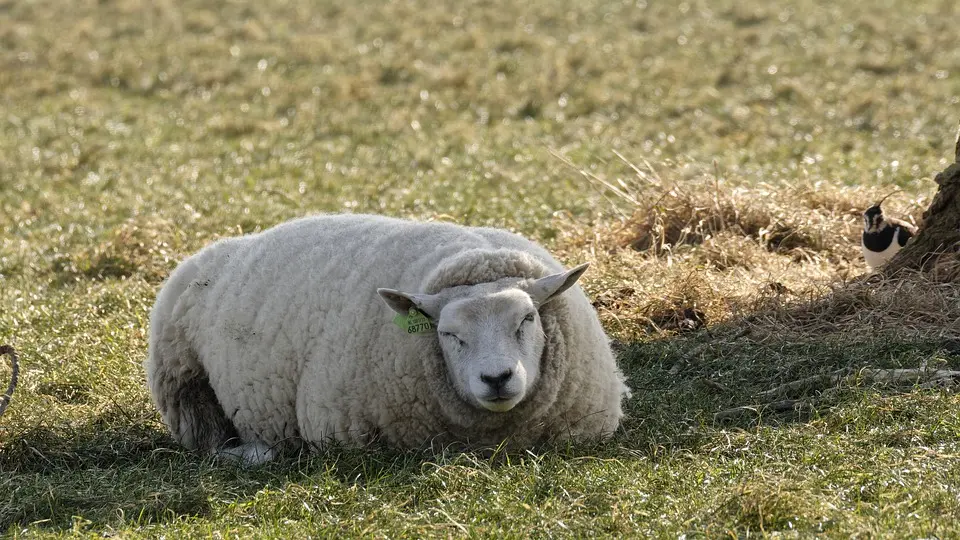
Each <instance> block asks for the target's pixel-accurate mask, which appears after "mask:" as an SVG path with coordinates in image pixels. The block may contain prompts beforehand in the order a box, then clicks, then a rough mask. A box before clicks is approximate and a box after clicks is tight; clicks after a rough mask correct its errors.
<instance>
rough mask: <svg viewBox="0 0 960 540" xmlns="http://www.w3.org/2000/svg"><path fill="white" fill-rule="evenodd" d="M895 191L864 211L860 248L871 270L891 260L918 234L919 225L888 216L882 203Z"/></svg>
mask: <svg viewBox="0 0 960 540" xmlns="http://www.w3.org/2000/svg"><path fill="white" fill-rule="evenodd" d="M894 193H897V192H896V191H894V192H893V193H890V194H889V195H887V196H886V197H884V198H882V199H880V201H879V202H877V204H875V205H873V206H871V207H870V208H867V209H866V210H865V211H864V212H863V235H862V237H861V239H860V249H861V251H863V258H864V260H865V261H866V263H867V266H869V267H870V269H871V270H876V269H877V268H878V267H880V266H882V265H883V264H884V263H886V262H887V261H889V260H890V259H891V258H892V257H893V256H894V255H896V254H897V252H898V251H900V250H901V249H903V246H905V245H907V242H908V241H909V240H910V239H911V238H913V237H914V236H915V235H916V234H917V227H916V226H915V225H913V224H911V223H907V222H906V221H903V220H901V219H896V218H891V217H886V216H884V215H883V210H882V209H881V208H880V205H881V204H883V201H885V200H887V197H889V196H890V195H893V194H894Z"/></svg>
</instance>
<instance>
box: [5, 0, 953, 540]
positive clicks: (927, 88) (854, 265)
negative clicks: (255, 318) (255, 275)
mask: <svg viewBox="0 0 960 540" xmlns="http://www.w3.org/2000/svg"><path fill="white" fill-rule="evenodd" d="M846 4H849V5H846ZM954 8H955V4H954V3H953V2H946V1H933V0H917V1H913V2H906V1H900V0H887V1H881V2H871V3H869V4H864V5H862V6H861V5H857V3H854V2H846V3H844V2H826V1H823V2H817V1H811V0H797V1H794V2H789V3H779V5H774V3H770V2H765V1H760V0H744V1H736V2H735V1H732V0H719V1H716V2H697V1H685V0H684V1H681V2H647V1H646V0H638V1H635V2H616V1H607V0H577V1H572V0H552V1H548V0H527V1H525V2H496V1H493V0H478V1H473V2H454V1H451V0H433V1H429V2H428V1H424V0H407V1H397V2H358V3H353V4H351V3H347V2H329V1H327V0H320V1H317V2H307V1H302V0H277V1H274V2H246V1H239V0H228V1H222V2H202V1H199V0H181V1H179V2H173V1H170V0H161V1H156V2H148V1H145V0H98V1H93V0H79V1H76V2H57V1H52V0H30V1H20V0H0V231H2V233H0V343H7V342H9V343H11V344H13V345H15V346H16V347H17V348H18V350H19V351H20V353H21V356H22V373H21V385H20V388H19V390H18V392H17V393H16V395H15V397H14V400H13V404H12V405H11V407H10V409H9V410H8V412H7V414H6V415H5V416H4V417H3V418H2V419H0V534H3V533H5V534H7V535H12V536H13V537H21V536H23V537H43V536H88V537H102V536H113V535H116V536H121V537H125V538H137V537H156V536H165V537H167V538H172V537H191V536H193V537H216V538H225V537H231V538H233V537H248V536H255V537H268V538H269V537H277V538H295V537H305V536H308V535H311V536H324V537H325V536H343V535H350V536H354V535H355V536H364V537H389V538H396V537H423V536H431V537H447V536H456V537H460V536H466V537H496V538H520V537H528V536H533V537H552V536H558V537H565V536H570V537H583V536H593V535H595V536H637V537H664V538H666V537H671V538H672V537H685V538H693V537H709V538H717V537H763V536H776V535H779V536H783V537H811V536H819V537H832V538H847V537H852V536H855V537H868V538H883V537H891V538H893V537H897V538H901V537H914V538H919V537H925V538H933V537H938V538H951V537H960V415H958V410H960V397H958V395H957V394H956V393H954V392H952V391H950V389H949V388H947V389H944V388H938V387H927V386H925V385H923V384H921V383H917V384H914V385H906V386H905V385H902V384H894V383H891V382H890V381H889V380H888V381H885V382H884V381H883V380H882V378H881V377H875V376H871V375H870V374H871V373H878V372H877V371H871V370H879V369H890V368H918V367H923V368H925V369H933V368H952V369H960V287H956V286H955V285H953V284H950V283H947V284H933V283H921V284H913V285H910V284H906V285H903V286H899V287H898V286H895V285H894V286H891V287H889V288H888V289H887V290H886V292H882V293H875V292H872V291H871V290H869V289H865V288H863V287H860V288H853V289H849V288H843V284H844V283H846V282H848V281H850V280H851V279H854V278H855V277H857V276H859V275H861V274H863V273H864V272H865V268H864V265H863V262H862V259H861V258H860V256H859V245H858V227H859V223H860V218H859V212H860V211H862V209H863V208H864V207H865V206H867V205H868V204H869V203H871V202H873V201H875V200H876V199H878V198H879V197H881V196H883V195H885V194H887V193H889V192H891V191H893V190H894V189H900V190H902V193H899V194H897V195H895V196H894V197H892V198H891V199H890V200H889V202H888V203H887V204H886V205H885V207H886V208H888V209H889V210H891V211H893V212H894V213H897V214H899V215H901V216H906V217H912V218H913V219H918V218H919V216H920V214H921V213H922V211H923V209H924V208H925V207H926V205H927V204H928V203H929V201H930V198H931V196H932V195H933V193H934V191H935V187H936V186H935V184H934V183H933V181H932V177H933V175H934V174H935V173H936V172H938V171H939V170H941V169H942V168H943V167H944V166H945V165H946V164H947V162H948V159H949V158H951V157H952V152H953V136H954V133H955V127H956V122H957V119H958V110H960V107H958V104H960V76H958V75H960V37H958V33H957V31H956V27H955V25H954V24H953V15H955V9H954ZM320 211H350V212H377V213H383V214H389V215H394V216H404V217H411V218H418V219H439V220H452V221H457V222H460V223H465V224H472V225H477V224H483V225H496V226H501V227H505V228H509V229H512V230H515V231H519V232H522V233H524V234H526V235H528V236H530V237H531V238H534V239H537V240H538V241H540V242H542V243H544V244H545V245H546V246H548V247H549V248H550V249H552V250H553V251H554V252H555V253H557V254H558V256H559V257H561V258H562V260H563V261H564V262H566V263H568V264H571V265H572V264H576V263H580V262H583V261H590V262H592V263H593V266H592V268H591V270H590V271H589V272H588V273H587V274H586V275H585V277H584V279H583V281H582V283H583V286H584V288H585V290H586V291H587V292H588V294H589V295H590V296H591V298H593V299H594V301H595V305H596V307H597V309H598V311H599V313H600V315H601V317H602V320H603V322H604V324H605V326H606V328H607V329H608V331H609V332H610V334H611V336H612V337H614V338H616V339H617V340H619V342H620V343H621V344H622V347H621V349H620V362H621V365H622V367H623V369H624V371H625V372H626V373H627V374H628V375H629V378H630V384H631V386H632V387H633V389H634V397H633V399H632V400H630V402H629V403H627V404H626V410H627V412H628V414H629V418H628V419H627V420H626V421H625V423H624V425H623V429H622V430H621V432H620V433H618V434H617V435H616V436H615V437H614V438H613V439H612V440H611V441H610V442H607V443H603V444H597V445H577V446H564V447H562V448H538V449H534V450H531V451H530V452H526V453H513V454H506V453H495V454H493V455H490V454H488V453H476V454H474V453H466V454H465V453H458V452H455V451H452V450H451V451H448V452H433V453H424V452H398V451H393V450H386V449H371V450H364V451H358V450H349V449H341V448H330V449H328V450H326V451H325V453H323V454H320V455H315V456H311V457H309V458H307V457H304V458H302V459H300V460H297V461H281V462H277V463H273V464H269V465H267V466H265V467H263V468H260V469H255V470H244V469H240V468H237V467H233V466H225V465H223V464H220V463H216V462H214V461H212V460H210V459H206V458H203V457H199V456H196V455H192V454H189V453H186V452H184V451H182V450H181V449H179V448H178V447H177V446H176V445H175V444H174V443H173V442H172V440H171V439H170V438H169V437H167V435H166V432H165V430H164V428H163V426H162V424H161V423H160V421H159V417H158V415H157V414H156V413H155V411H154V410H153V408H152V406H151V404H150V399H149V395H148V393H147V391H146V388H145V386H144V378H143V374H142V368H141V363H142V361H143V359H144V357H145V354H146V335H147V315H148V311H149V309H150V307H151V305H152V303H153V300H154V297H155V294H156V291H157V288H158V287H159V286H160V284H161V283H162V280H163V279H164V277H165V276H166V275H167V273H168V272H169V271H170V270H171V269H172V268H173V266H174V265H175V264H176V262H177V261H178V260H180V259H181V258H183V257H184V256H186V255H187V254H189V253H191V252H192V251H194V250H196V249H198V248H200V247H201V246H203V245H205V244H207V243H208V242H210V241H212V240H214V239H216V238H219V237H222V236H226V235H234V234H239V233H246V232H253V231H257V230H262V229H264V228H267V227H269V226H272V225H274V224H276V223H279V222H281V221H284V220H286V219H290V218H293V217H296V216H302V215H305V214H309V213H313V212H320ZM891 291H892V292H891ZM683 310H688V311H687V314H688V318H692V319H696V320H697V321H700V322H705V323H706V325H705V328H703V329H700V330H697V331H691V332H684V331H681V330H682V329H681V328H680V325H678V317H676V314H677V313H678V312H681V313H682V312H683ZM8 373H9V368H8V367H7V366H6V365H3V366H2V367H0V378H5V377H7V375H8ZM838 373H839V374H841V375H838V376H834V375H835V374H838ZM792 381H801V383H802V384H791V382H792ZM4 384H5V383H4ZM788 399H789V400H791V401H790V402H786V401H785V400H788ZM784 403H787V405H783V404H784ZM718 413H719V414H718Z"/></svg>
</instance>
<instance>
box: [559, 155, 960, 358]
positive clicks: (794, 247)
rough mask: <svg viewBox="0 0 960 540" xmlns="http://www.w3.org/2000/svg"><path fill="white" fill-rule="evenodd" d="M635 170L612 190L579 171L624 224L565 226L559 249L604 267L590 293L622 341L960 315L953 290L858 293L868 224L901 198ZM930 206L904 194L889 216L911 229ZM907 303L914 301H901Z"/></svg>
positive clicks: (865, 288) (915, 285)
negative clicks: (723, 328) (871, 209)
mask: <svg viewBox="0 0 960 540" xmlns="http://www.w3.org/2000/svg"><path fill="white" fill-rule="evenodd" d="M561 159H562V158H561ZM567 164H568V165H573V164H572V163H570V162H569V161H567ZM630 165H631V167H632V168H633V171H634V173H635V176H634V177H633V178H629V179H623V178H619V179H616V180H613V181H611V180H608V179H604V178H599V177H597V176H595V175H592V174H590V173H588V172H585V171H580V172H581V173H582V174H583V176H584V177H585V178H587V179H588V181H589V182H590V183H591V184H593V185H594V187H597V188H598V189H600V190H602V191H604V192H605V193H607V194H608V196H609V199H610V200H611V202H612V203H613V204H612V206H613V207H615V209H616V212H617V213H618V215H619V217H617V218H605V219H601V220H599V221H600V222H599V223H596V224H592V225H591V226H590V227H584V226H583V224H579V223H576V222H574V221H562V222H561V224H560V227H559V228H560V229H561V231H562V232H561V234H560V236H559V238H558V240H557V242H556V248H557V249H558V250H559V251H560V253H561V256H563V257H564V258H566V259H568V260H571V261H583V260H588V261H590V262H592V263H593V264H594V265H595V268H594V270H593V271H592V272H589V273H588V274H587V279H586V280H585V286H586V287H587V289H588V290H589V292H590V293H591V295H592V297H593V298H594V299H595V306H596V307H597V309H598V311H599V312H600V314H601V317H602V318H603V319H604V322H605V323H607V324H608V327H609V328H611V329H612V330H613V333H614V334H616V335H617V337H619V338H621V339H636V338H641V337H644V336H650V335H659V334H660V333H662V332H664V331H682V330H685V329H695V328H699V327H700V326H701V323H703V322H706V323H708V324H716V323H721V322H724V321H730V320H732V319H738V320H740V319H744V318H745V317H748V316H749V317H750V320H751V321H753V322H752V323H751V324H759V321H761V320H762V321H765V324H768V325H770V326H769V330H770V331H778V332H779V331H802V330H803V328H802V327H803V325H805V324H808V323H809V324H812V323H819V324H824V325H830V324H833V325H836V328H834V329H833V330H832V331H841V330H842V329H843V328H847V327H850V326H851V325H857V324H868V323H869V324H875V323H877V324H883V325H885V326H891V327H893V326H896V324H897V320H898V318H908V319H909V320H918V321H926V320H928V319H930V316H927V315H921V314H922V313H928V312H936V313H942V314H943V316H941V317H939V318H938V323H937V324H939V321H940V320H941V319H943V318H945V317H949V316H950V315H951V314H954V313H955V312H956V311H958V310H960V303H957V304H955V305H951V304H950V301H951V299H954V300H955V299H956V298H957V296H958V293H957V291H954V290H953V286H952V285H949V284H945V285H942V286H937V287H930V286H927V284H926V282H925V281H924V280H925V279H926V278H924V277H922V276H914V277H911V278H910V279H907V280H906V281H904V282H903V283H901V284H896V285H892V286H883V287H880V286H879V285H878V284H877V281H876V279H874V280H872V281H869V282H865V283H863V284H851V283H852V282H853V281H858V278H859V277H860V276H863V275H864V274H866V272H867V269H866V267H865V265H864V263H863V259H862V256H861V254H860V242H859V235H860V213H861V212H862V210H863V209H865V208H866V207H867V206H869V205H870V204H872V203H873V202H874V201H876V200H877V199H878V198H879V197H880V196H882V195H883V194H886V192H888V191H892V190H888V189H886V187H884V188H882V189H879V190H871V191H868V190H867V189H865V188H863V187H848V186H842V185H839V184H831V185H825V184H823V183H814V182H810V181H806V180H804V179H802V178H800V179H797V181H796V182H794V183H793V184H791V185H785V184H784V185H765V184H756V183H753V184H749V183H747V182H740V181H739V179H737V178H732V179H730V178H724V176H723V174H722V172H721V171H718V170H717V169H716V168H715V167H702V166H701V167H698V166H696V165H689V164H688V165H665V166H664V167H662V168H655V167H653V166H651V165H649V164H646V163H645V164H644V165H642V166H636V165H633V164H630ZM658 169H659V170H658ZM578 170H579V169H578ZM663 171H672V172H670V173H669V175H668V173H666V172H663ZM874 191H876V192H874ZM880 192H883V193H880ZM926 202H927V199H926V198H925V197H914V198H913V199H912V200H910V198H909V197H908V196H906V195H902V196H898V197H895V198H892V199H890V200H889V201H888V202H887V203H886V204H885V210H887V211H888V212H889V213H892V214H895V215H899V216H903V217H904V218H906V219H913V217H912V216H913V215H919V214H920V212H921V210H922V208H923V207H924V206H925V204H926ZM829 293H832V294H829ZM904 295H906V296H908V297H909V299H908V301H907V302H900V300H899V299H900V298H901V296H904ZM898 302H899V303H898ZM874 310H875V311H877V313H872V311H874ZM938 310H939V311H938ZM803 313H806V315H803ZM912 314H915V315H916V317H919V319H914V318H912V317H914V315H912ZM878 321H879V323H878ZM917 324H926V323H919V322H918V323H917ZM934 327H936V325H934ZM904 328H906V327H904ZM809 330H810V331H812V332H817V331H825V330H827V329H825V328H823V329H816V328H809ZM901 330H902V329H901ZM951 331H952V330H951Z"/></svg>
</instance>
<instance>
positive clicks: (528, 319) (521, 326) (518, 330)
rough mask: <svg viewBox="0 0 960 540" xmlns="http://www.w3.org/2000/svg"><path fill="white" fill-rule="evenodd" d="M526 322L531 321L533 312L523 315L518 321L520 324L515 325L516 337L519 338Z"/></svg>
mask: <svg viewBox="0 0 960 540" xmlns="http://www.w3.org/2000/svg"><path fill="white" fill-rule="evenodd" d="M528 322H533V313H529V314H527V316H526V317H524V318H523V320H522V321H520V326H518V327H517V331H516V333H515V335H516V336H517V339H520V337H521V336H523V325H524V323H528Z"/></svg>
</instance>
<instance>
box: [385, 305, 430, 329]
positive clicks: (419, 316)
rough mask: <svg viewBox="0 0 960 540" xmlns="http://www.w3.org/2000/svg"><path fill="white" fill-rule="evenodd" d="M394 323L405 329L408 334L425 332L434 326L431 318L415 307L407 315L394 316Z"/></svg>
mask: <svg viewBox="0 0 960 540" xmlns="http://www.w3.org/2000/svg"><path fill="white" fill-rule="evenodd" d="M393 323H394V324H396V325H397V326H399V327H400V328H402V329H404V330H405V331H406V332H407V333H408V334H423V333H425V332H429V331H430V329H431V328H433V326H432V325H431V324H430V319H429V318H428V317H427V316H426V315H424V314H423V312H421V311H420V310H419V309H417V308H413V307H412V308H410V311H409V312H408V313H407V314H406V315H397V316H396V317H394V318H393Z"/></svg>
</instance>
